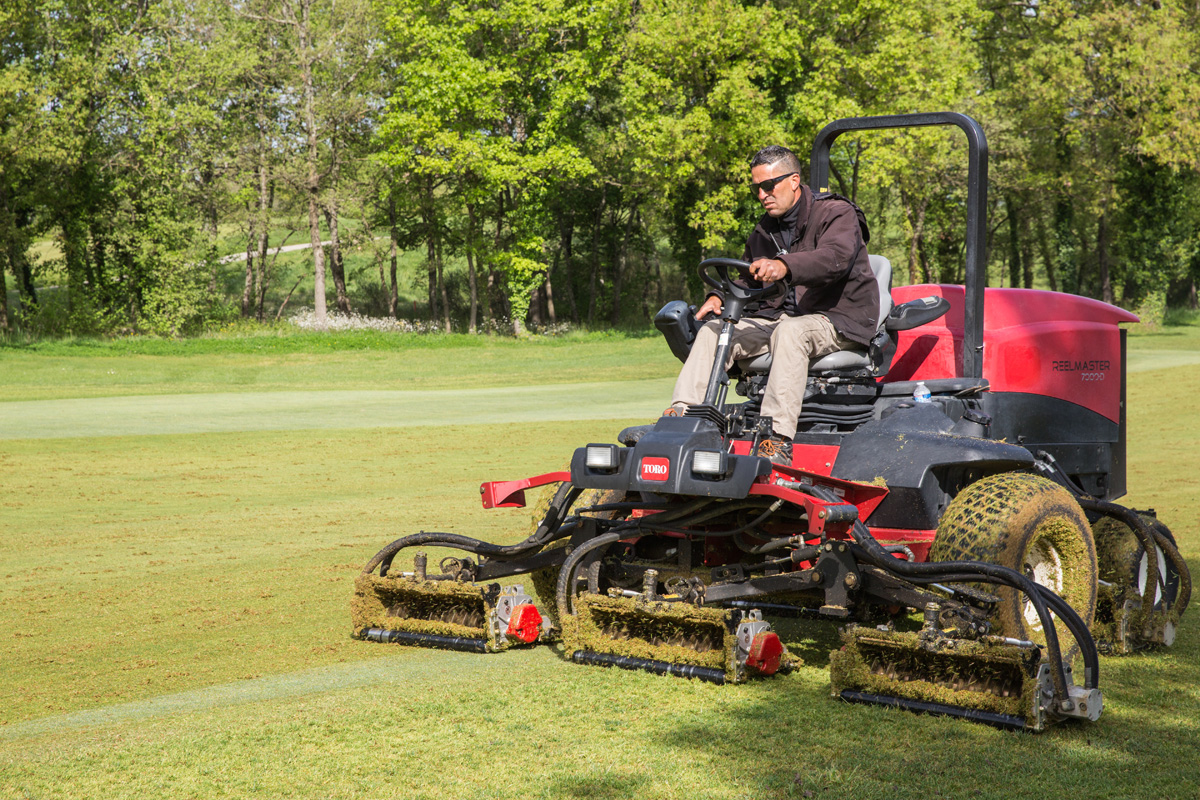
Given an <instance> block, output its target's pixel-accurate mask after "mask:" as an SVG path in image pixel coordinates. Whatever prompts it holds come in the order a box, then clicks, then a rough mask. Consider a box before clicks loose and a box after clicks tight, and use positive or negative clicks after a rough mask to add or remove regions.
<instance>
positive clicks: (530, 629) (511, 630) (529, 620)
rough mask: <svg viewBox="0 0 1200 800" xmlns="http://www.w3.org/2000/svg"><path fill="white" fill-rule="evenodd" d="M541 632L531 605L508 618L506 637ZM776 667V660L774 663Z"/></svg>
mask: <svg viewBox="0 0 1200 800" xmlns="http://www.w3.org/2000/svg"><path fill="white" fill-rule="evenodd" d="M541 630H542V615H541V614H540V613H539V612H538V610H537V606H535V605H534V604H533V603H522V604H521V605H519V606H517V607H516V608H514V609H513V613H512V616H511V617H509V618H508V635H509V636H511V637H513V638H514V639H520V640H521V641H522V642H525V643H526V644H529V643H530V642H532V641H533V640H534V639H537V637H538V633H539V632H540V631H541ZM776 667H778V660H777V661H776Z"/></svg>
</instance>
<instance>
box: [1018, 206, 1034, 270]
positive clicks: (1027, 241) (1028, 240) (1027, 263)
mask: <svg viewBox="0 0 1200 800" xmlns="http://www.w3.org/2000/svg"><path fill="white" fill-rule="evenodd" d="M1021 209H1022V214H1021V270H1022V273H1021V285H1022V286H1023V287H1025V288H1026V289H1032V288H1033V237H1032V236H1031V235H1030V233H1029V212H1028V206H1026V205H1024V204H1022V206H1021Z"/></svg>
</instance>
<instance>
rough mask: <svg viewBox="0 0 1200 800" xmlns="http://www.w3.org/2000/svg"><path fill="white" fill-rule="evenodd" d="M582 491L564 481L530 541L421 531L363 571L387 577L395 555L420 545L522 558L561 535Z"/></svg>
mask: <svg viewBox="0 0 1200 800" xmlns="http://www.w3.org/2000/svg"><path fill="white" fill-rule="evenodd" d="M579 491H580V490H579V489H577V488H576V487H574V486H572V485H571V483H570V482H569V481H564V482H563V484H562V485H561V486H559V487H558V491H557V492H555V493H554V498H553V499H552V500H551V501H550V507H549V509H548V510H547V511H546V516H545V517H544V518H543V519H542V522H541V524H540V525H538V527H537V530H535V531H534V532H533V533H532V534H531V535H530V536H529V537H528V538H526V539H525V540H524V541H522V542H519V543H518V544H513V545H497V544H491V543H490V542H485V541H482V540H481V539H473V538H471V537H470V536H462V535H460V534H457V533H441V532H436V531H422V532H420V533H414V534H410V535H408V536H402V537H400V538H399V539H397V540H396V541H394V542H392V543H391V544H389V545H388V546H387V547H384V548H383V549H382V550H380V551H379V552H378V553H376V554H375V555H374V556H373V557H372V558H371V560H370V561H368V562H367V564H366V566H364V567H363V569H362V571H363V573H364V574H366V573H370V572H373V571H374V570H375V568H376V567H378V566H380V565H382V567H381V568H380V573H379V574H380V576H383V575H386V574H387V572H388V569H389V568H390V567H391V565H392V560H393V559H394V558H395V557H396V554H397V553H399V552H400V551H401V550H403V549H405V548H406V547H416V546H418V545H435V546H446V547H453V548H455V549H458V550H466V551H467V552H469V553H475V554H476V555H483V556H492V557H496V558H504V557H514V558H515V557H520V556H522V555H525V554H526V553H528V552H529V551H531V550H535V549H537V548H539V547H544V546H545V545H546V544H549V543H550V542H551V541H553V540H554V539H555V538H556V536H555V534H557V533H559V529H560V528H561V527H562V525H563V522H564V521H565V519H566V518H564V517H563V516H562V514H563V512H564V511H565V510H566V509H568V508H570V507H571V504H572V503H574V502H575V499H576V498H577V497H579Z"/></svg>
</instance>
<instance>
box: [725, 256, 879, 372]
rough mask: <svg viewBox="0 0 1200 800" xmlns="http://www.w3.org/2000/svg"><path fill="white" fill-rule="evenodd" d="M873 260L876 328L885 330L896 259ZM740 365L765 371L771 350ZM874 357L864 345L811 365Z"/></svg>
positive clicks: (845, 365)
mask: <svg viewBox="0 0 1200 800" xmlns="http://www.w3.org/2000/svg"><path fill="white" fill-rule="evenodd" d="M868 257H869V259H870V262H871V272H872V273H874V275H875V283H876V284H877V285H878V286H879V325H878V327H877V328H876V331H882V330H883V323H884V320H886V319H887V315H888V314H890V313H891V311H892V262H890V261H888V260H887V259H886V258H884V257H883V256H877V255H870V256H868ZM738 367H739V368H740V369H741V370H742V372H746V373H755V372H757V373H765V372H767V371H769V370H770V369H771V354H770V353H769V352H768V353H763V354H762V355H760V356H755V357H754V358H745V359H742V360H741V361H739V362H738ZM870 367H871V358H870V356H869V355H868V353H867V351H866V350H865V349H863V348H855V349H853V350H838V351H837V352H834V353H829V354H827V355H824V356H821V357H820V358H818V359H817V360H816V361H813V362H812V364H810V365H809V369H810V370H811V371H812V372H824V371H826V370H845V369H869V368H870Z"/></svg>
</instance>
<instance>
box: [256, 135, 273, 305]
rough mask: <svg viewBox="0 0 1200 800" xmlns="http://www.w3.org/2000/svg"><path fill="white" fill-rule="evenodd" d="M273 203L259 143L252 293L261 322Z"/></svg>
mask: <svg viewBox="0 0 1200 800" xmlns="http://www.w3.org/2000/svg"><path fill="white" fill-rule="evenodd" d="M274 202H275V187H274V185H273V184H272V183H271V181H270V178H269V175H268V168H267V147H266V141H265V138H264V140H263V141H262V142H261V143H260V148H259V154H258V270H257V272H256V273H255V275H254V293H255V295H257V297H258V311H257V314H256V317H257V318H258V321H259V322H262V321H263V314H264V313H265V312H264V311H263V308H264V307H265V306H266V303H267V288H268V287H269V286H270V283H271V273H270V271H269V269H270V266H271V265H273V264H274V263H275V261H274V259H272V260H271V265H268V264H267V246H268V244H269V243H270V240H271V206H272V205H274Z"/></svg>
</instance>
